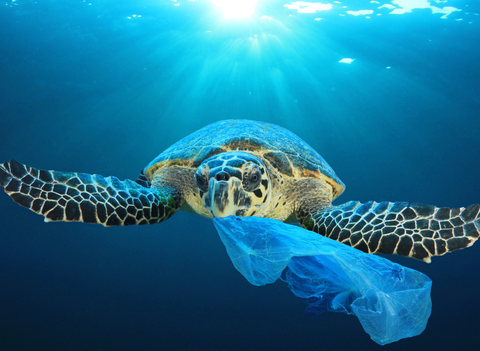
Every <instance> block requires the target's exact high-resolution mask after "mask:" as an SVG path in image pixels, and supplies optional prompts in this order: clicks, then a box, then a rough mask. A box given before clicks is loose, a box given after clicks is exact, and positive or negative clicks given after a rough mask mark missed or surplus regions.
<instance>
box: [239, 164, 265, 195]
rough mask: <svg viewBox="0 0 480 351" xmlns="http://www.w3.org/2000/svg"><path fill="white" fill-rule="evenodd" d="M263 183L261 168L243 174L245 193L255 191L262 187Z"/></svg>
mask: <svg viewBox="0 0 480 351" xmlns="http://www.w3.org/2000/svg"><path fill="white" fill-rule="evenodd" d="M261 181H262V173H261V172H260V169H259V168H256V169H253V170H251V171H250V172H245V173H244V174H243V182H242V183H243V189H245V191H255V190H257V189H258V188H259V187H260V182H261Z"/></svg>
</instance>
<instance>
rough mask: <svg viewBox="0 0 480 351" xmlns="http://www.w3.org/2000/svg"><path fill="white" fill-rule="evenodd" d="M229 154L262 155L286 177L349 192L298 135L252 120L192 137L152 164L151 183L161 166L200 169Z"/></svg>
mask: <svg viewBox="0 0 480 351" xmlns="http://www.w3.org/2000/svg"><path fill="white" fill-rule="evenodd" d="M225 151H247V152H252V153H254V154H257V155H258V154H260V155H262V156H263V157H264V158H265V159H266V160H267V161H268V162H270V164H271V165H272V166H273V167H275V168H276V169H277V170H278V171H279V172H280V173H281V174H283V175H284V176H286V177H291V178H305V177H313V178H318V179H321V180H323V181H325V182H327V183H329V184H330V185H331V186H332V188H333V192H334V198H336V197H338V196H339V195H340V194H341V193H342V192H343V190H344V189H345V185H344V184H343V182H342V181H341V180H340V179H339V178H338V177H337V175H336V174H335V172H334V171H333V169H332V168H331V167H330V166H329V165H328V164H327V162H325V160H324V159H323V158H322V156H320V155H319V154H318V152H316V151H315V150H314V149H312V148H311V147H310V146H309V145H308V144H307V143H306V142H304V141H303V140H302V139H300V138H299V137H298V136H296V135H295V134H293V133H292V132H290V131H288V130H286V129H284V128H282V127H279V126H276V125H274V124H270V123H265V122H257V121H249V120H224V121H219V122H215V123H212V124H210V125H208V126H206V127H204V128H202V129H200V130H198V131H196V132H194V133H192V134H190V135H189V136H187V137H185V138H183V139H182V140H180V141H178V142H177V143H175V144H173V145H172V146H170V147H169V148H168V149H167V150H165V151H164V152H162V153H161V154H160V155H158V156H157V157H156V158H155V159H154V160H153V161H152V162H150V163H149V164H148V166H147V167H146V168H145V170H144V171H145V175H146V177H147V179H148V180H150V181H151V180H152V178H153V175H154V173H155V171H156V170H157V169H159V168H161V167H165V166H182V167H192V168H197V167H198V166H199V165H200V164H201V163H202V162H203V161H204V160H205V159H207V158H209V157H211V156H213V155H216V154H219V153H221V152H225Z"/></svg>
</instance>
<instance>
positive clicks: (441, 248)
mask: <svg viewBox="0 0 480 351" xmlns="http://www.w3.org/2000/svg"><path fill="white" fill-rule="evenodd" d="M299 217H300V218H299V219H300V224H301V225H302V226H303V227H304V228H306V229H309V230H312V231H314V232H317V233H319V234H322V235H324V236H327V237H329V238H331V239H334V240H337V241H340V242H342V243H345V244H347V245H350V246H352V247H354V248H356V249H359V250H362V251H363V252H367V253H384V254H397V255H401V256H406V257H412V258H416V259H419V260H423V261H426V262H430V257H431V256H440V255H444V254H445V253H447V252H451V251H455V250H459V249H463V248H465V247H468V246H471V245H472V244H473V243H474V242H475V241H476V240H477V239H478V238H479V236H480V206H479V205H471V206H470V207H467V208H463V207H462V208H453V209H450V208H445V207H443V208H439V207H435V206H430V205H423V204H416V203H412V204H409V203H407V202H380V203H377V202H373V201H370V202H367V203H364V204H361V203H360V202H358V201H351V202H347V203H345V204H343V205H340V206H334V207H330V208H327V209H324V210H321V211H319V212H318V213H312V214H304V215H303V216H299Z"/></svg>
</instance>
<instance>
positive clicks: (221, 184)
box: [209, 177, 248, 218]
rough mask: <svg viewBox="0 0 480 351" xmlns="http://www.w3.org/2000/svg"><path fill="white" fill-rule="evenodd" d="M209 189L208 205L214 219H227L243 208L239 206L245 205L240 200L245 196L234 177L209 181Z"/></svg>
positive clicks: (238, 181) (239, 183)
mask: <svg viewBox="0 0 480 351" xmlns="http://www.w3.org/2000/svg"><path fill="white" fill-rule="evenodd" d="M209 188H210V194H209V195H210V196H209V197H210V204H209V205H210V210H211V211H212V213H213V215H214V217H220V218H223V217H228V216H231V215H234V214H236V213H237V211H238V210H240V209H242V208H243V207H245V206H240V205H241V204H245V201H242V199H244V198H245V195H246V194H245V191H244V190H243V187H242V182H241V181H240V179H237V178H235V177H231V178H230V179H228V180H217V179H211V180H210V187H209ZM242 195H243V196H242ZM247 202H248V201H247Z"/></svg>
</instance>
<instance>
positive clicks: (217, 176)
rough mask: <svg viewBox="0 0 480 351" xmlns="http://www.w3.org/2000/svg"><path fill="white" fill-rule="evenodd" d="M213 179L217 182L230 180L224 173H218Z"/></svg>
mask: <svg viewBox="0 0 480 351" xmlns="http://www.w3.org/2000/svg"><path fill="white" fill-rule="evenodd" d="M215 179H216V180H218V181H221V180H225V181H227V180H229V179H230V175H229V174H228V173H226V172H220V173H218V174H217V175H216V176H215Z"/></svg>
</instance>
